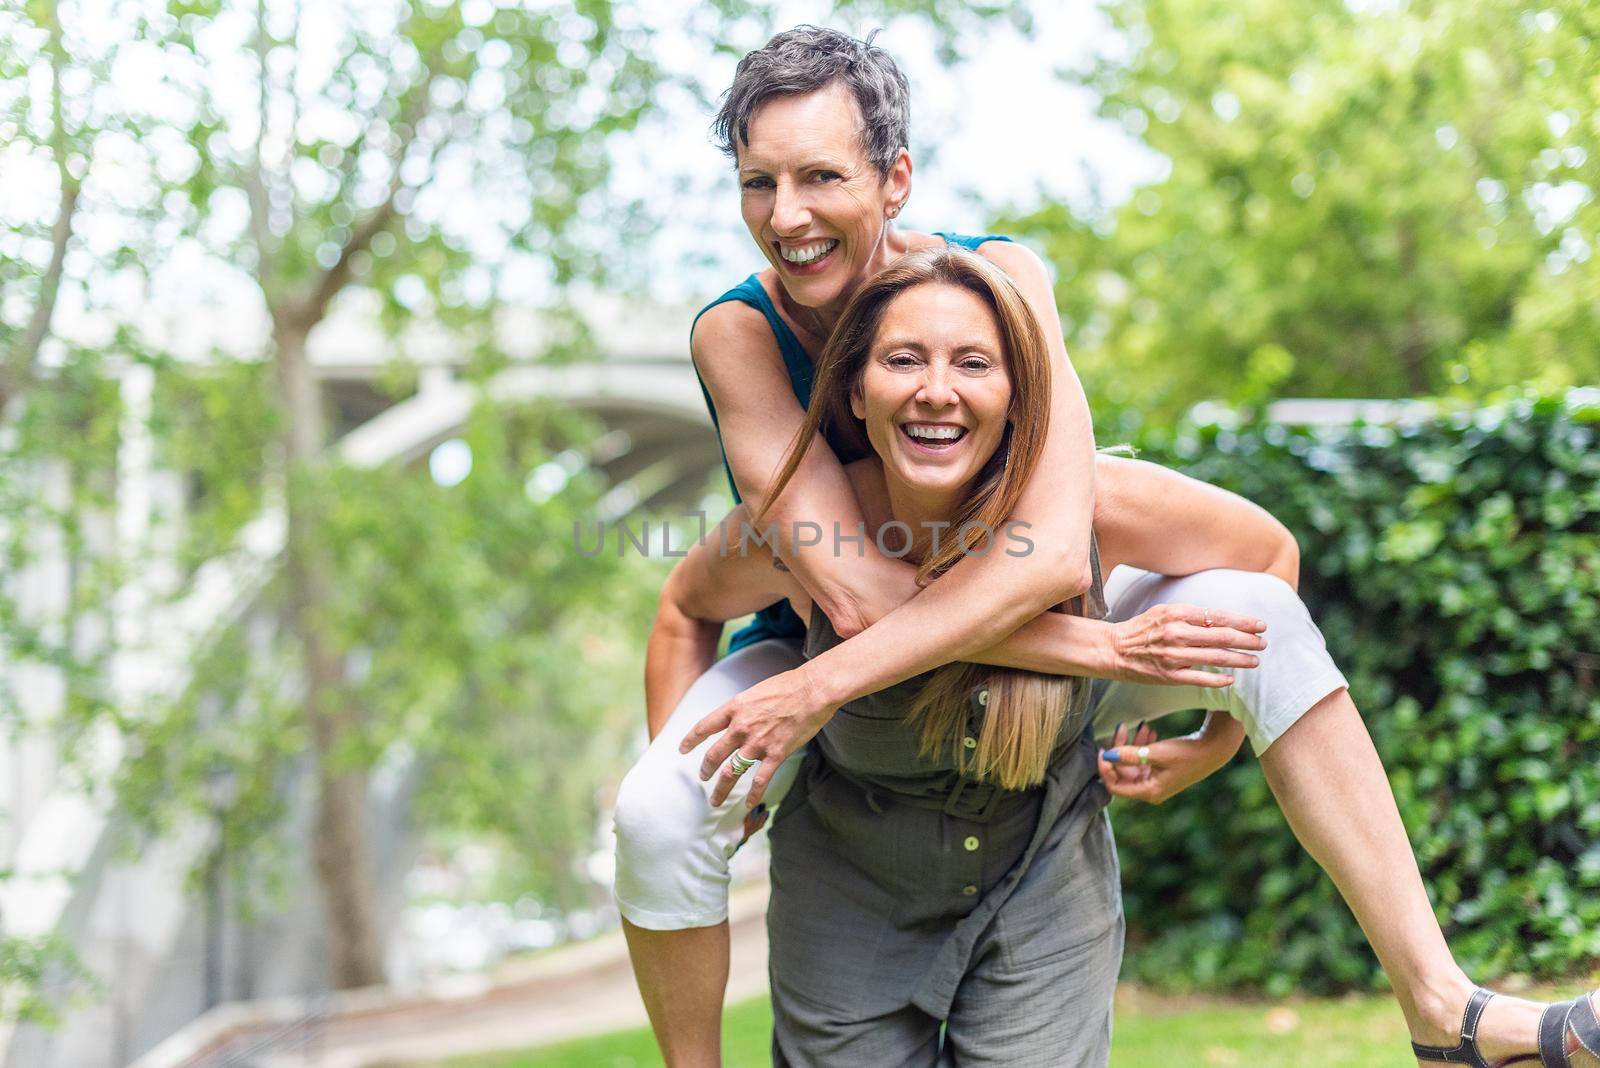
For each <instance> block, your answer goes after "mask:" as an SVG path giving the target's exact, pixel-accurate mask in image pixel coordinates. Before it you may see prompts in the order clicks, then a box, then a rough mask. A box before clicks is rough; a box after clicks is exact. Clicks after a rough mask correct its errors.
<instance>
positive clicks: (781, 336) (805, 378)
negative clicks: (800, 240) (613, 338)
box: [689, 231, 1011, 653]
mask: <svg viewBox="0 0 1600 1068" xmlns="http://www.w3.org/2000/svg"><path fill="white" fill-rule="evenodd" d="M934 236H935V237H942V238H944V240H945V243H946V244H949V245H959V246H961V247H962V248H965V249H972V250H974V251H976V250H977V248H978V246H979V245H981V244H983V243H984V242H985V241H1010V240H1011V238H1009V237H1006V236H1004V235H1003V234H985V235H983V236H981V237H974V236H971V235H968V234H949V233H944V232H942V231H935V233H934ZM730 300H737V301H739V302H740V303H741V304H748V305H750V307H752V308H755V309H756V310H757V311H759V312H760V313H761V314H762V315H763V316H765V317H766V320H767V325H768V326H769V327H771V328H772V336H773V337H775V338H776V339H777V341H778V351H779V352H780V353H782V354H783V366H784V368H785V369H786V370H787V371H788V372H789V385H790V386H792V387H793V388H794V396H795V399H796V400H798V401H799V402H800V407H802V408H809V407H810V406H811V379H812V375H813V373H814V371H815V368H814V367H813V366H812V363H811V357H810V356H808V355H807V354H806V350H805V349H803V348H801V346H800V339H799V338H797V337H795V336H794V331H792V330H790V329H789V324H788V323H786V322H784V321H783V317H782V316H780V315H779V314H778V309H777V308H775V307H773V304H772V298H771V297H769V296H767V291H766V289H765V288H764V287H763V286H762V285H761V280H760V279H759V278H757V277H756V276H755V275H751V276H750V277H749V278H746V279H745V280H744V281H743V282H740V283H739V284H738V285H736V286H734V287H733V288H732V289H730V290H728V291H727V292H726V293H724V294H722V296H720V297H718V298H717V299H716V300H714V301H712V302H711V303H710V304H707V305H706V306H705V307H704V308H701V309H700V313H699V315H696V316H695V317H694V321H695V322H696V323H698V322H699V321H700V316H701V315H704V314H705V313H706V312H708V311H710V310H711V309H712V308H715V307H716V306H717V305H718V304H725V303H727V302H728V301H730ZM689 332H690V333H691V334H692V333H693V332H694V326H693V325H692V324H691V325H690V327H689ZM695 378H696V379H699V380H700V393H701V395H702V396H704V397H705V399H706V411H708V412H710V413H711V426H712V428H713V429H714V430H716V432H717V446H718V448H722V428H721V426H720V425H718V423H717V408H716V405H714V404H712V403H711V393H710V391H709V390H707V389H706V384H705V381H704V380H703V379H700V370H699V368H696V369H695ZM722 470H723V472H724V473H725V474H726V475H727V476H728V488H729V489H730V490H732V491H733V499H734V501H736V502H737V501H739V500H740V497H739V487H738V486H736V485H734V481H733V471H732V470H730V469H729V467H728V452H727V449H725V448H723V449H722ZM805 635H806V624H805V622H804V621H803V620H801V618H800V617H799V616H797V615H795V613H794V609H792V608H790V607H789V602H788V601H778V602H776V603H775V604H769V605H768V606H767V607H765V608H763V609H762V610H761V611H759V612H757V613H756V616H755V618H754V619H753V620H751V621H750V622H749V623H748V624H746V625H745V626H743V627H741V628H740V629H739V630H738V631H737V632H736V633H735V634H734V636H733V637H732V638H730V639H729V640H728V652H730V653H731V652H733V651H735V650H737V649H743V648H744V647H745V646H747V645H754V644H755V643H756V642H759V641H765V640H766V639H768V638H788V639H791V640H793V641H796V642H798V641H800V640H801V639H803V638H804V637H805Z"/></svg>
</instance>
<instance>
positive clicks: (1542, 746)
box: [1116, 393, 1600, 994]
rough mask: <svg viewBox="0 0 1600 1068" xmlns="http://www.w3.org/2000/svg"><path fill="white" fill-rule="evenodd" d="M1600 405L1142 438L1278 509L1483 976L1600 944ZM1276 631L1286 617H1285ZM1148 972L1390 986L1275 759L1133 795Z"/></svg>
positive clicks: (1220, 979)
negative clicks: (1274, 771) (1281, 801)
mask: <svg viewBox="0 0 1600 1068" xmlns="http://www.w3.org/2000/svg"><path fill="white" fill-rule="evenodd" d="M1597 430H1600V402H1597V401H1596V400H1595V399H1594V398H1593V397H1592V396H1589V397H1587V398H1584V397H1581V396H1580V395H1579V394H1577V393H1574V394H1571V395H1568V396H1565V397H1549V396H1546V397H1537V396H1524V397H1519V398H1517V399H1515V400H1513V401H1511V402H1509V403H1506V404H1504V405H1501V406H1499V407H1496V408H1493V409H1482V410H1477V411H1470V412H1460V413H1455V414H1445V415H1440V416H1437V417H1434V418H1432V419H1430V420H1428V421H1423V422H1416V423H1408V424H1405V425H1400V426H1395V427H1382V426H1372V425H1359V424H1358V425H1356V426H1353V427H1349V428H1341V429H1339V430H1337V431H1328V430H1326V429H1323V430H1311V429H1294V428H1288V427H1284V426H1279V425H1271V424H1259V423H1258V424H1249V425H1243V426H1228V425H1211V426H1204V427H1194V426H1191V427H1187V428H1185V429H1183V430H1180V431H1179V432H1177V433H1175V434H1169V435H1162V434H1158V433H1146V434H1144V435H1142V438H1143V440H1142V441H1141V445H1142V447H1143V448H1142V455H1143V456H1144V457H1145V458H1147V459H1152V460H1156V461H1158V462H1163V463H1167V464H1169V465H1171V466H1174V467H1178V468H1181V469H1183V470H1186V471H1188V472H1189V473H1190V474H1193V475H1195V476H1197V477H1199V478H1202V479H1205V480H1206V481H1208V482H1213V483H1215V484H1218V485H1222V486H1226V487H1228V488H1229V489H1232V490H1235V491H1236V492H1239V493H1241V494H1243V495H1244V496H1246V497H1249V498H1250V499H1252V500H1254V501H1256V502H1258V503H1259V504H1261V505H1262V506H1264V507H1266V508H1267V509H1268V510H1270V511H1271V512H1272V513H1273V514H1275V515H1276V516H1278V517H1279V518H1280V519H1281V520H1282V521H1283V522H1284V523H1285V524H1287V525H1288V526H1289V527H1290V529H1291V530H1293V531H1294V533H1295V536H1296V537H1297V538H1298V539H1299V542H1300V547H1301V557H1302V580H1301V593H1302V596H1303V597H1304V598H1305V600H1306V602H1307V604H1308V605H1309V606H1310V607H1311V610H1312V613H1313V615H1314V616H1315V617H1316V619H1317V620H1318V622H1319V623H1320V624H1321V626H1322V630H1323V633H1324V634H1325V635H1326V637H1327V639H1328V647H1329V649H1330V651H1331V652H1332V653H1333V655H1334V657H1335V659H1336V660H1337V661H1338V663H1339V664H1340V666H1341V667H1342V668H1343V670H1344V671H1345V673H1346V674H1347V675H1348V676H1349V678H1350V682H1351V686H1352V694H1353V695H1354V697H1355V700H1356V704H1357V706H1358V707H1360V708H1361V710H1362V712H1363V714H1364V717H1365V719H1366V722H1367V726H1368V729H1369V730H1370V731H1371V733H1372V735H1373V739H1374V741H1375V743H1376V745H1377V748H1378V751H1379V753H1380V754H1381V755H1382V757H1383V761H1384V764H1385V766H1386V768H1387V769H1388V772H1389V779H1390V782H1391V784H1392V785H1393V787H1394V792H1395V795H1396V797H1397V798H1398V800H1399V804H1400V811H1401V814H1402V816H1403V817H1404V819H1405V823H1406V827H1407V828H1408V830H1409V831H1410V834H1411V841H1412V845H1413V847H1414V849H1415V851H1416V855H1417V859H1418V861H1419V862H1420V864H1421V867H1422V873H1423V878H1424V880H1425V882H1426V884H1427V886H1428V890H1429V893H1430V895H1431V896H1432V898H1433V901H1434V903H1435V907H1436V912H1437V914H1438V916H1439V919H1440V922H1441V923H1442V924H1443V926H1444V929H1445V933H1446V935H1447V937H1448V938H1449V939H1450V944H1451V947H1452V949H1453V950H1454V951H1455V953H1456V956H1457V959H1458V960H1459V961H1460V962H1461V964H1462V966H1463V967H1464V968H1466V969H1467V971H1468V973H1469V974H1471V975H1472V976H1473V977H1474V978H1477V979H1480V980H1487V979H1490V978H1492V977H1494V976H1497V975H1501V974H1504V973H1508V972H1518V973H1527V974H1532V975H1535V976H1554V975H1559V974H1571V973H1572V972H1574V971H1575V970H1577V969H1580V968H1583V967H1585V966H1592V965H1593V963H1594V962H1595V961H1596V959H1597V958H1600V693H1597V691H1596V674H1597V669H1600V641H1597V639H1596V634H1597V619H1596V617H1597V614H1600V448H1597V442H1596V437H1597ZM1269 638H1270V636H1269ZM1118 804H1119V806H1120V807H1119V810H1118V812H1117V819H1116V827H1117V835H1118V840H1119V842H1120V846H1121V852H1122V863H1123V883H1124V887H1125V891H1126V895H1127V910H1128V917H1129V925H1130V939H1129V954H1128V962H1127V971H1128V972H1129V973H1130V974H1131V975H1133V976H1137V977H1139V978H1141V979H1145V980H1148V981H1157V982H1165V983H1168V984H1176V985H1209V986H1249V987H1256V988H1260V989H1263V990H1265V991H1266V992H1268V993H1272V994H1281V993H1284V992H1286V991H1288V990H1289V989H1298V990H1302V991H1322V990H1329V989H1335V988H1343V987H1352V986H1364V985H1376V984H1379V983H1381V982H1382V978H1381V972H1380V971H1379V969H1378V967H1377V962H1376V959H1375V958H1374V957H1373V955H1372V953H1371V951H1370V950H1369V949H1368V948H1367V945H1366V941H1365V939H1364V938H1363V936H1362V934H1361V931H1360V929H1359V928H1358V927H1357V925H1356V923H1355V920H1354V918H1353V917H1352V916H1351V914H1350V912H1349V910H1348V909H1347V908H1346V907H1345V906H1344V904H1343V902H1342V901H1341V899H1340V898H1339V896H1338V893H1337V891H1336V890H1335V889H1334V887H1333V884H1332V882H1331V881H1329V880H1328V879H1327V878H1326V876H1324V875H1323V874H1322V873H1321V871H1320V869H1319V868H1318V867H1317V865H1316V863H1315V862H1314V861H1312V859H1311V858H1310V856H1309V855H1307V854H1306V853H1305V852H1304V851H1303V850H1302V849H1301V848H1300V847H1299V845H1298V844H1297V843H1296V841H1295V839H1294V837H1293V835H1292V834H1291V833H1290V831H1289V829H1288V826H1287V824H1286V823H1285V822H1284V819H1283V817H1282V815H1281V813H1280V812H1279V810H1278V808H1277V805H1276V802H1275V801H1274V800H1273V798H1272V795H1271V792H1270V791H1269V790H1268V789H1267V786H1266V783H1265V782H1264V780H1263V778H1262V776H1261V774H1260V771H1259V769H1258V768H1257V766H1256V762H1255V761H1254V760H1248V759H1243V758H1241V759H1239V760H1236V761H1235V762H1234V763H1233V764H1231V765H1230V766H1229V767H1228V768H1226V769H1224V770H1223V771H1222V772H1220V773H1218V774H1217V775H1215V776H1213V777H1212V778H1211V779H1210V780H1208V781H1206V782H1204V783H1201V784H1199V785H1198V786H1196V787H1194V788H1193V789H1190V790H1188V791H1186V792H1185V793H1184V794H1182V795H1180V796H1179V797H1178V798H1175V799H1174V800H1172V801H1170V802H1168V803H1167V804H1166V805H1165V806H1162V807H1160V808H1155V809H1151V808H1148V807H1146V806H1142V805H1132V804H1124V803H1122V802H1119V803H1118Z"/></svg>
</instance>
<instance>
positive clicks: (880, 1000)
mask: <svg viewBox="0 0 1600 1068" xmlns="http://www.w3.org/2000/svg"><path fill="white" fill-rule="evenodd" d="M1092 562H1093V564H1094V586H1093V588H1092V589H1091V590H1090V592H1089V595H1088V598H1087V614H1091V615H1093V616H1095V617H1100V616H1103V615H1104V612H1105V601H1104V597H1103V590H1102V587H1101V576H1100V571H1099V562H1098V559H1097V558H1095V559H1092ZM1075 607H1076V608H1077V609H1079V610H1080V611H1082V610H1084V608H1085V605H1084V604H1083V603H1081V602H1080V603H1079V604H1077V605H1075ZM839 641H840V639H839V637H838V635H837V634H836V633H835V632H834V630H833V627H832V626H831V625H830V624H829V622H828V619H827V617H826V616H825V615H823V614H822V612H820V611H819V610H816V609H813V610H812V613H811V620H810V625H809V627H808V629H807V632H806V639H805V655H806V657H807V658H811V657H815V656H817V655H819V654H820V653H821V652H822V651H823V650H825V649H828V648H831V647H832V646H834V645H837V644H838V643H839ZM925 681H926V676H921V675H919V676H917V677H915V678H912V679H908V680H906V681H905V682H902V683H899V684H898V685H896V686H892V687H890V688H888V689H886V690H882V691H879V692H878V693H875V694H871V695H869V696H867V697H864V698H861V699H860V700H857V701H852V702H850V703H849V704H847V705H845V706H844V707H842V708H841V709H839V711H838V712H837V713H836V714H835V715H834V717H833V718H832V719H831V720H830V721H829V722H828V724H827V725H826V726H825V727H824V728H823V729H822V731H821V733H819V734H818V735H817V737H816V739H815V740H814V741H813V742H812V744H811V747H810V750H809V752H808V753H807V756H806V758H805V761H804V763H803V764H802V765H801V769H800V772H799V775H798V776H797V778H796V781H795V784H794V786H793V787H792V788H791V790H790V792H789V795H788V796H787V797H786V798H785V799H784V802H783V804H782V805H781V806H780V807H779V809H778V811H777V815H776V816H775V818H774V821H773V825H772V830H771V836H772V900H771V904H770V905H769V907H768V913H767V925H768V933H769V938H770V942H771V958H770V973H771V983H772V1006H773V1017H774V1023H773V1041H772V1058H773V1063H774V1064H777V1065H795V1066H808V1068H809V1066H829V1068H832V1066H856V1065H861V1066H870V1068H897V1066H900V1065H918V1066H936V1065H938V1066H943V1065H1006V1066H1030V1065H1039V1066H1044V1065H1049V1066H1052V1068H1055V1066H1072V1065H1086V1066H1087V1065H1104V1064H1105V1063H1106V1061H1107V1058H1108V1057H1109V1055H1110V1044H1111V995H1112V991H1113V989H1114V988H1115V986H1116V978H1117V970H1118V968H1119V966H1120V964H1121V960H1122V935H1123V922H1122V895H1121V889H1120V885H1119V872H1118V869H1117V859H1116V851H1115V848H1114V846H1113V843H1112V838H1111V825H1110V822H1109V820H1108V819H1107V818H1106V814H1105V805H1106V803H1107V801H1108V800H1109V796H1108V795H1107V793H1106V790H1105V788H1104V787H1103V786H1102V785H1101V784H1100V781H1099V779H1098V777H1097V776H1096V774H1095V746H1094V743H1093V742H1092V741H1091V740H1090V739H1089V737H1088V736H1087V734H1086V733H1085V727H1086V726H1087V724H1088V717H1089V703H1090V697H1089V692H1090V688H1089V687H1088V686H1087V685H1085V684H1083V683H1082V681H1081V680H1080V682H1079V684H1078V685H1076V686H1074V696H1073V698H1072V712H1071V715H1069V716H1068V717H1067V719H1066V723H1065V725H1064V727H1063V730H1062V733H1061V736H1060V738H1059V740H1058V742H1057V746H1056V749H1055V752H1054V753H1053V755H1052V758H1051V761H1050V766H1049V770H1048V772H1047V774H1046V777H1045V782H1044V784H1043V785H1042V786H1039V787H1036V788H1033V789H1028V790H1015V791H1013V790H1001V789H999V788H998V787H996V786H994V785H992V784H988V783H983V782H978V781H974V780H970V779H963V778H962V777H961V776H960V775H959V774H958V773H957V771H956V764H955V760H954V757H953V755H949V756H945V757H941V758H940V759H939V760H933V759H927V758H922V757H920V756H919V754H918V746H919V738H918V735H917V732H916V730H915V729H914V728H911V727H908V726H907V725H906V724H905V723H904V721H903V715H904V712H905V710H906V709H907V708H908V707H909V706H910V702H911V699H912V698H913V696H914V695H915V694H916V692H917V691H918V689H919V688H920V686H921V685H922V684H923V683H924V682H925ZM986 700H987V693H986V692H985V691H983V690H978V691H975V692H974V693H973V694H972V695H971V698H970V704H969V708H970V710H971V712H970V716H969V720H968V731H967V735H968V737H967V739H964V741H965V742H966V744H967V745H968V746H969V747H970V746H971V745H972V744H975V743H974V742H973V741H972V739H976V737H977V736H978V731H979V728H980V726H981V724H982V717H983V714H984V713H983V706H984V702H985V701H986ZM941 1025H942V1027H941ZM941 1030H942V1034H941Z"/></svg>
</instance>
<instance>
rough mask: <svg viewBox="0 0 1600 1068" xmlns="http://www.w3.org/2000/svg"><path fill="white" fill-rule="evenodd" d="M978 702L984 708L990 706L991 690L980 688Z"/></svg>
mask: <svg viewBox="0 0 1600 1068" xmlns="http://www.w3.org/2000/svg"><path fill="white" fill-rule="evenodd" d="M978 704H979V706H980V707H983V708H988V707H989V691H988V690H979V691H978Z"/></svg>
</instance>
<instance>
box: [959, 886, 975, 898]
mask: <svg viewBox="0 0 1600 1068" xmlns="http://www.w3.org/2000/svg"><path fill="white" fill-rule="evenodd" d="M961 892H962V893H963V894H966V895H967V896H968V897H971V896H972V895H973V894H976V893H977V892H978V888H977V887H976V886H973V885H972V884H971V883H968V884H967V885H966V886H963V887H962V888H961Z"/></svg>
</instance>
